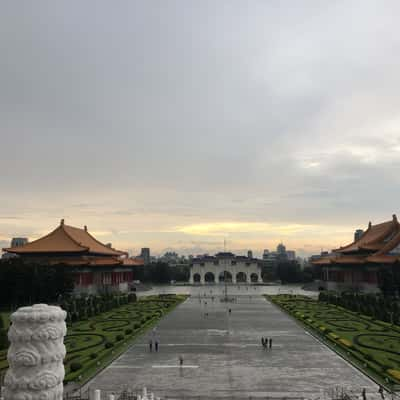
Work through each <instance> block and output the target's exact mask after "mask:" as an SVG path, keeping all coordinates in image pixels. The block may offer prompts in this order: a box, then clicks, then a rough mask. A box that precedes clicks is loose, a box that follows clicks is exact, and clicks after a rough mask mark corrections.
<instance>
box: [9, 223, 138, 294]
mask: <svg viewBox="0 0 400 400" xmlns="http://www.w3.org/2000/svg"><path fill="white" fill-rule="evenodd" d="M3 251H5V252H7V253H9V254H15V255H18V256H19V257H21V258H23V259H24V260H26V261H30V262H36V263H43V264H45V265H66V266H68V267H70V268H71V271H72V272H73V273H74V276H75V291H76V292H86V293H96V292H99V291H103V292H110V291H121V292H126V291H128V290H129V288H130V285H131V283H132V281H133V267H134V265H137V264H138V262H137V261H135V260H132V259H130V258H128V254H127V253H126V252H123V251H119V250H115V249H113V248H112V247H111V246H109V245H105V244H103V243H101V242H99V241H98V240H97V239H96V238H94V237H93V236H92V235H91V234H90V233H89V232H88V230H87V227H86V226H85V227H84V229H80V228H75V227H73V226H69V225H65V224H64V220H63V219H62V220H61V223H60V225H59V226H58V227H57V228H56V229H55V230H54V231H52V232H50V233H49V234H48V235H46V236H43V237H41V238H40V239H37V240H35V241H32V242H28V243H26V244H24V245H22V246H16V247H10V248H7V249H3Z"/></svg>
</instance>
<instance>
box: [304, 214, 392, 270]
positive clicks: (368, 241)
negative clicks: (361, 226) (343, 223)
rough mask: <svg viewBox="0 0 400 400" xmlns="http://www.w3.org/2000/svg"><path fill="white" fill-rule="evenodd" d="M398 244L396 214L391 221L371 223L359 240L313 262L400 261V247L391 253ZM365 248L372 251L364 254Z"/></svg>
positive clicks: (318, 263)
mask: <svg viewBox="0 0 400 400" xmlns="http://www.w3.org/2000/svg"><path fill="white" fill-rule="evenodd" d="M397 246H400V224H399V223H398V221H397V217H396V215H393V219H392V220H391V221H387V222H383V223H381V224H377V225H371V223H370V224H369V226H368V229H367V231H366V232H365V233H364V234H363V235H362V237H361V238H360V239H359V240H357V241H355V242H353V243H351V244H349V245H347V246H344V247H341V248H340V249H337V250H333V251H334V253H335V254H331V255H329V256H326V257H322V258H320V259H318V260H315V261H313V262H312V264H314V265H331V264H350V265H355V264H367V263H378V264H385V263H386V264H392V263H394V262H396V261H400V249H399V251H398V253H397V252H394V253H393V254H390V252H391V251H392V250H393V249H395V248H396V247H397ZM363 250H370V253H365V252H364V254H363V253H362V251H363ZM360 251H361V252H360ZM357 252H358V254H357ZM352 253H353V254H352ZM354 253H356V254H354Z"/></svg>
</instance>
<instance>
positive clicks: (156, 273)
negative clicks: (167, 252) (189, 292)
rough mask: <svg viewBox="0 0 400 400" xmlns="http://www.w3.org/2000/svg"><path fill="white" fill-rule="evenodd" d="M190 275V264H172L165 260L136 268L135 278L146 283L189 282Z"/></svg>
mask: <svg viewBox="0 0 400 400" xmlns="http://www.w3.org/2000/svg"><path fill="white" fill-rule="evenodd" d="M189 277H190V265H189V264H182V265H177V266H170V265H168V264H167V263H165V262H155V263H151V264H148V265H140V266H137V267H135V269H134V279H135V280H140V282H144V283H170V282H171V281H176V282H188V281H189Z"/></svg>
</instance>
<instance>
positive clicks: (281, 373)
mask: <svg viewBox="0 0 400 400" xmlns="http://www.w3.org/2000/svg"><path fill="white" fill-rule="evenodd" d="M208 291H209V290H208ZM205 301H207V305H205V304H204V303H205ZM229 307H230V308H232V313H231V315H229V313H228V311H227V310H228V308H229ZM206 312H207V313H208V316H205V313H206ZM157 336H158V338H159V340H160V351H159V352H158V353H155V352H152V353H150V352H149V351H148V338H149V336H148V335H144V336H142V337H141V338H140V339H138V340H137V341H136V342H135V344H134V345H133V346H131V347H130V348H129V349H128V350H127V352H126V353H124V354H123V355H122V356H121V357H120V358H118V359H117V360H116V361H115V362H114V363H112V364H111V365H110V366H109V367H108V368H106V369H105V370H104V371H103V372H102V373H100V374H99V375H98V376H97V377H95V378H94V379H93V380H92V381H91V382H89V385H90V387H91V389H96V388H97V389H103V390H107V391H116V392H119V391H121V390H122V389H123V388H124V387H130V388H134V389H138V388H141V387H143V386H147V387H148V388H149V390H151V391H153V392H154V393H155V394H156V395H157V396H164V397H165V396H168V398H184V397H185V398H190V397H196V396H204V397H203V398H210V399H212V398H217V397H227V398H228V397H229V398H237V399H239V398H240V399H246V398H249V397H250V396H252V397H264V396H271V397H281V396H287V397H308V398H311V397H312V398H316V397H318V396H320V394H321V390H324V391H326V390H328V389H330V388H334V387H335V386H338V385H340V386H342V387H345V388H349V389H351V390H352V391H354V392H356V393H361V389H362V388H363V387H365V388H366V389H367V393H371V394H374V395H376V392H377V386H376V384H374V383H373V382H372V381H370V380H369V379H368V378H366V377H365V376H364V375H363V374H361V373H360V372H359V371H358V370H356V369H354V368H353V367H351V366H350V365H349V364H347V363H346V362H345V361H343V360H342V359H341V358H340V357H339V356H337V355H336V354H335V353H334V352H332V351H331V350H329V349H328V348H326V347H325V346H324V345H323V344H321V343H319V342H318V341H317V340H316V339H314V338H313V337H312V336H310V335H309V334H308V333H306V332H305V331H304V330H303V329H302V327H300V326H299V325H298V324H297V323H296V322H295V321H293V320H292V319H291V318H289V317H288V316H287V315H286V314H284V313H283V312H281V311H280V310H279V309H277V308H276V307H275V306H274V305H272V304H270V303H269V302H268V301H266V300H265V299H264V298H263V297H261V296H257V295H256V296H254V295H253V296H252V298H251V299H250V298H249V296H241V297H239V300H238V302H237V303H235V304H229V305H226V304H225V303H221V302H219V300H218V301H217V300H215V301H214V302H212V301H211V299H207V300H204V299H203V300H202V301H201V303H200V302H199V299H198V298H194V297H192V298H190V299H188V300H187V301H186V302H185V303H183V304H182V305H180V306H179V307H178V308H177V309H175V310H174V311H173V312H172V313H170V314H169V315H168V316H166V317H165V318H164V319H163V320H162V321H161V322H160V324H159V326H158V327H157ZM261 336H269V337H272V338H273V348H272V350H264V349H263V348H262V346H261V343H260V338H261ZM179 355H182V356H183V358H184V364H183V368H180V367H179V366H178V364H179V362H178V357H179ZM369 398H371V397H369Z"/></svg>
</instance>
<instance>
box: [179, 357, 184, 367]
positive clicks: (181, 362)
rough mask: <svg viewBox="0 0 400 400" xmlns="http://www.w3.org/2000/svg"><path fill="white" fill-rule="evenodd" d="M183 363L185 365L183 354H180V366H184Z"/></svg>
mask: <svg viewBox="0 0 400 400" xmlns="http://www.w3.org/2000/svg"><path fill="white" fill-rule="evenodd" d="M182 365H183V356H182V355H180V356H179V366H180V367H182Z"/></svg>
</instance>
